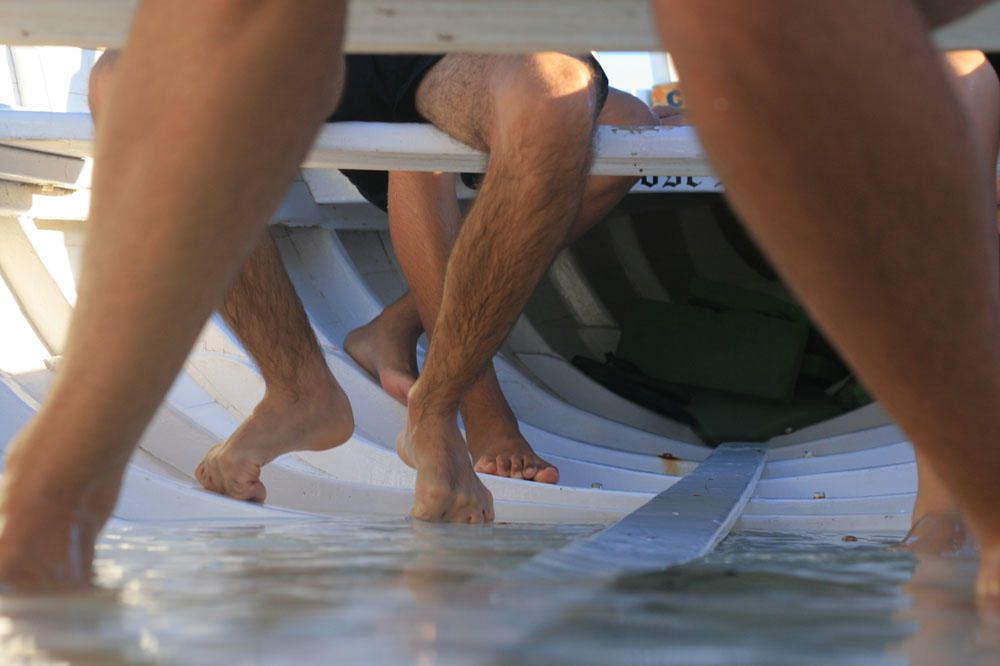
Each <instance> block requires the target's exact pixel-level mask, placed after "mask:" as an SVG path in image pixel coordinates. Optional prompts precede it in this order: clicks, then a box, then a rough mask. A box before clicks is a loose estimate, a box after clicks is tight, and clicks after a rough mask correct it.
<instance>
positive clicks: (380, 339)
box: [344, 300, 422, 405]
mask: <svg viewBox="0 0 1000 666" xmlns="http://www.w3.org/2000/svg"><path fill="white" fill-rule="evenodd" d="M402 302H403V301H402V300H400V301H396V303H393V304H392V305H390V306H389V307H387V308H386V309H385V311H383V312H382V314H380V315H379V316H378V317H376V318H375V319H373V320H371V321H370V322H368V323H367V324H365V325H364V326H362V327H361V328H356V329H354V330H353V331H351V332H350V333H348V334H347V337H346V338H345V339H344V351H346V352H347V353H348V355H350V357H351V358H353V359H354V361H355V362H356V363H357V364H358V365H360V366H361V367H362V368H364V369H365V372H367V373H368V374H370V375H371V376H372V377H374V378H376V379H378V381H379V384H381V385H382V389H383V390H384V391H385V392H386V393H388V394H389V395H391V396H392V397H393V398H394V399H395V400H396V401H397V402H399V403H400V404H403V405H405V404H406V396H407V395H408V394H409V392H410V389H411V388H412V387H413V383H414V382H415V381H417V351H416V349H417V339H418V338H420V333H421V331H422V329H421V328H420V323H419V322H420V320H419V319H417V320H416V324H414V321H413V318H412V317H411V316H410V313H409V311H408V310H406V309H405V308H404V307H403V305H401V303H402Z"/></svg>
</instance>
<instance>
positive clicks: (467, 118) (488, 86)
mask: <svg viewBox="0 0 1000 666" xmlns="http://www.w3.org/2000/svg"><path fill="white" fill-rule="evenodd" d="M511 57H516V56H496V55H475V54H467V53H450V54H448V55H446V56H445V57H444V58H442V59H441V60H440V62H438V63H437V64H436V65H434V66H433V67H432V68H431V69H430V71H428V72H427V74H426V75H424V78H423V80H422V81H421V82H420V86H419V87H418V88H417V111H418V112H419V113H420V115H422V116H423V117H424V118H426V119H427V120H428V121H429V122H431V123H433V124H434V126H436V127H437V128H438V129H440V130H442V131H443V132H445V133H447V134H449V135H450V136H452V137H454V138H456V139H458V140H459V141H461V142H462V143H465V144H468V145H470V146H472V147H474V148H478V149H479V150H488V149H489V142H488V136H489V132H488V126H489V118H490V116H491V114H492V109H493V82H494V80H495V78H496V75H497V72H498V69H500V68H502V67H504V61H506V60H509V59H510V58H511Z"/></svg>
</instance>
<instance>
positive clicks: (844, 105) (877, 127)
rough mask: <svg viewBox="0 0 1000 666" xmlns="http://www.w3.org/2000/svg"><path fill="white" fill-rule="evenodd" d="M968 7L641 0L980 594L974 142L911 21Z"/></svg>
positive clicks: (983, 481)
mask: <svg viewBox="0 0 1000 666" xmlns="http://www.w3.org/2000/svg"><path fill="white" fill-rule="evenodd" d="M720 4H721V5H724V6H725V11H719V9H720V7H719V6H720ZM976 4H978V3H975V2H957V3H949V2H944V1H943V0H942V1H941V2H923V3H918V4H915V3H913V2H909V1H907V0H884V1H883V2H877V3H871V2H866V1H864V0H844V1H842V2H837V3H828V2H820V1H818V0H816V1H810V2H801V3H795V6H794V7H795V8H794V9H790V4H789V3H787V2H783V1H782V0H761V1H759V2H753V3H740V2H728V3H718V2H702V1H700V0H656V1H655V2H654V8H655V10H656V14H657V16H658V27H659V30H660V34H661V36H662V37H663V40H664V44H665V47H666V48H668V49H669V51H670V52H671V55H672V56H673V58H674V62H675V64H676V65H677V67H678V70H679V72H680V74H681V76H682V78H683V79H684V81H685V88H684V95H685V103H686V105H687V112H688V115H689V117H690V119H691V121H692V122H693V124H694V125H695V126H696V127H697V129H698V134H699V138H700V139H701V141H702V144H703V146H704V148H705V150H706V151H707V153H708V155H709V157H710V159H711V161H712V164H713V167H714V168H715V171H716V172H717V173H718V174H719V176H720V177H721V178H722V180H723V181H724V182H725V183H726V189H727V193H728V195H729V197H730V199H731V200H732V202H733V204H734V207H735V209H736V210H737V212H738V213H739V214H740V216H741V217H742V219H743V220H744V222H745V223H746V225H747V227H748V228H749V230H750V231H751V232H752V233H753V235H754V236H755V238H756V240H757V241H758V242H759V244H760V245H761V246H762V248H763V249H764V250H765V252H767V254H768V255H769V256H770V257H771V259H772V261H773V263H774V264H775V266H776V267H777V268H778V270H779V271H780V272H781V273H782V274H783V277H784V278H785V280H786V281H787V283H788V284H789V285H790V286H791V287H792V288H793V290H794V291H795V292H796V293H797V295H798V296H799V298H800V300H801V301H802V302H804V303H805V304H806V306H807V307H808V309H809V310H810V313H811V314H812V315H813V317H814V319H815V320H816V321H817V322H818V323H819V324H820V326H821V327H822V328H823V329H824V331H825V332H826V334H827V335H828V337H829V339H830V340H831V341H832V342H833V343H834V344H835V345H836V346H837V347H838V348H839V349H840V351H841V352H842V354H843V356H844V357H845V359H846V360H847V361H848V362H849V363H850V364H851V365H852V366H853V367H854V368H855V369H856V370H857V372H858V374H859V376H860V377H861V378H862V380H864V382H865V383H866V385H868V386H869V387H870V388H871V389H872V390H873V391H874V392H875V394H876V395H877V396H878V397H879V399H880V400H881V401H882V403H883V405H884V406H885V407H886V409H887V410H888V411H889V413H890V414H891V415H892V416H893V417H894V418H895V419H896V420H897V421H898V422H899V423H900V424H901V425H902V427H903V428H904V429H905V430H906V432H907V434H908V435H909V437H910V438H911V440H912V441H913V444H914V446H915V447H916V448H917V449H918V450H919V451H920V452H921V453H922V454H923V455H925V456H926V458H927V460H929V461H932V464H933V469H934V472H935V473H937V474H939V475H940V478H941V480H942V482H943V484H944V485H945V486H946V488H947V489H948V490H949V491H950V492H951V494H952V495H953V496H954V498H955V501H956V502H957V504H958V506H959V508H960V509H961V510H962V511H963V513H964V515H965V517H966V519H967V520H968V524H969V526H970V528H971V530H972V532H973V534H974V535H975V536H976V538H977V540H978V541H979V544H980V546H981V564H980V573H979V580H978V591H979V594H980V595H982V596H983V597H984V598H995V597H997V596H998V595H1000V512H998V511H997V507H998V506H1000V483H997V479H1000V445H998V442H1000V412H998V410H997V405H998V404H1000V294H998V283H1000V276H998V268H997V265H998V258H997V241H996V227H995V219H994V218H995V198H994V175H993V173H992V168H993V166H994V165H993V164H991V159H992V157H993V156H988V155H987V150H984V148H983V146H982V145H981V142H980V141H979V140H977V136H976V128H975V126H974V124H973V123H972V122H970V119H969V117H968V116H967V115H966V113H964V111H963V109H962V106H961V103H960V102H959V99H958V97H957V95H956V93H955V91H954V88H953V84H952V82H951V81H950V80H949V77H948V75H947V72H946V69H945V68H944V67H943V66H942V64H941V60H940V56H939V55H938V54H937V53H936V52H935V50H934V48H933V46H932V44H931V42H930V40H929V39H928V35H927V32H926V25H927V19H928V18H929V19H930V21H931V22H935V21H938V20H940V19H942V18H945V17H948V18H951V17H953V16H954V15H955V14H957V13H959V10H966V9H968V8H969V7H971V6H974V5H976ZM959 5H960V6H959ZM921 9H923V10H925V11H926V12H927V14H926V15H925V16H921V14H920V10H921ZM790 54H794V56H795V57H790ZM733 63H739V65H738V66H736V67H734V66H733ZM916 176H919V177H916ZM928 183H933V186H928ZM775 193H780V195H779V196H776V195H775ZM845 267H849V269H845Z"/></svg>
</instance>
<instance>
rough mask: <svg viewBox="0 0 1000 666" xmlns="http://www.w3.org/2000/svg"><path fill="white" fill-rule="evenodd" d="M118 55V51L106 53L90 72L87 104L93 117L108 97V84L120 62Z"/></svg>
mask: <svg viewBox="0 0 1000 666" xmlns="http://www.w3.org/2000/svg"><path fill="white" fill-rule="evenodd" d="M118 55H119V54H118V51H106V52H105V53H104V55H102V56H101V57H100V58H99V59H98V61H97V62H96V63H94V66H93V67H92V68H91V70H90V79H89V81H88V83H87V103H88V104H89V105H90V113H91V115H96V114H95V110H96V109H99V108H100V107H101V104H103V100H104V98H105V97H106V96H107V90H108V84H109V83H110V82H111V74H112V73H113V72H114V69H115V63H117V62H118Z"/></svg>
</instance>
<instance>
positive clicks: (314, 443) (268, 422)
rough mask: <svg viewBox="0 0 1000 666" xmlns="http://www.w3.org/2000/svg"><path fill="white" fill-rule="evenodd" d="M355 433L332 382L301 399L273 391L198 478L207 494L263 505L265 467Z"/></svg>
mask: <svg viewBox="0 0 1000 666" xmlns="http://www.w3.org/2000/svg"><path fill="white" fill-rule="evenodd" d="M352 432H354V415H353V413H352V412H351V404H350V402H349V401H348V400H347V395H346V394H345V393H344V391H343V390H342V389H341V388H340V386H339V385H338V384H337V382H336V381H335V380H334V379H333V377H332V376H331V377H329V380H328V381H327V382H325V383H320V384H316V385H313V386H311V387H310V389H309V393H308V394H304V395H299V396H297V397H296V396H292V395H290V394H287V393H282V392H278V391H271V390H269V391H268V393H266V394H265V396H264V399H263V400H261V401H260V404H258V405H257V407H256V408H255V409H254V411H253V414H251V415H250V417H249V418H248V419H247V420H246V421H244V422H243V423H242V424H241V425H240V427H239V428H238V429H237V430H236V432H234V433H233V434H232V436H231V437H230V438H229V439H227V440H226V441H225V442H222V443H221V444H217V445H216V446H214V447H212V448H211V449H209V451H208V453H206V454H205V457H204V458H203V459H202V461H201V463H200V464H199V465H198V468H197V469H196V470H195V476H196V477H197V479H198V481H199V482H200V483H201V485H202V486H204V487H205V489H206V490H211V491H213V492H217V493H220V494H222V495H228V496H230V497H233V498H235V499H242V500H250V501H254V502H263V501H264V499H265V498H266V497H267V489H266V488H265V487H264V484H263V483H261V480H260V470H261V468H262V467H263V466H264V465H266V464H268V463H269V462H271V461H272V460H274V459H275V458H277V457H278V456H280V455H282V454H285V453H289V452H291V451H323V450H326V449H332V448H333V447H335V446H337V445H339V444H343V443H344V442H345V441H347V439H348V438H349V437H350V436H351V433H352Z"/></svg>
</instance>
